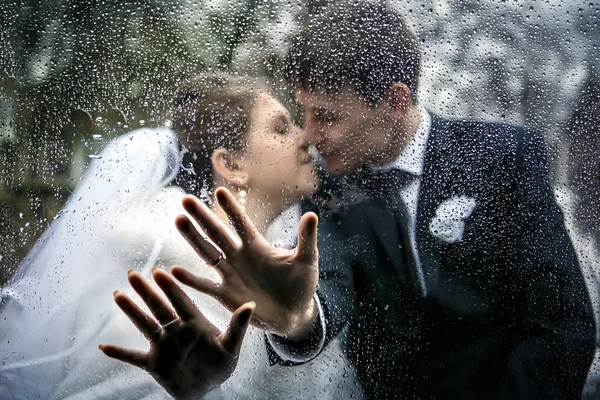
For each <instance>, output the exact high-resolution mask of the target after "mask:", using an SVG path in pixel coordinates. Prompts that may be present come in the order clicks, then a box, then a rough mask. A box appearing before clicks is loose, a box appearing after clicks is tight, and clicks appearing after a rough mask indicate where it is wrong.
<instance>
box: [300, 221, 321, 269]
mask: <svg viewBox="0 0 600 400" xmlns="http://www.w3.org/2000/svg"><path fill="white" fill-rule="evenodd" d="M318 224H319V218H318V217H317V215H316V214H315V213H313V212H308V213H306V214H304V215H303V216H302V218H301V219H300V223H299V224H298V247H297V248H296V254H297V259H298V261H300V262H302V263H305V264H315V263H316V262H317V261H318V259H319V251H318V249H317V225H318Z"/></svg>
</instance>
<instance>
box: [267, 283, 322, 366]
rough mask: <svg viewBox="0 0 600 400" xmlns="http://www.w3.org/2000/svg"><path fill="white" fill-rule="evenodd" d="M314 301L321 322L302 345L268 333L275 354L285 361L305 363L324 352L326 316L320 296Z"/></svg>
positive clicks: (315, 325)
mask: <svg viewBox="0 0 600 400" xmlns="http://www.w3.org/2000/svg"><path fill="white" fill-rule="evenodd" d="M314 301H315V306H316V307H317V312H318V313H319V322H318V323H315V324H314V327H313V328H312V331H311V332H310V334H309V336H308V338H307V339H306V340H303V341H302V342H301V343H295V342H291V341H289V340H287V339H286V338H285V337H283V336H279V335H276V334H274V333H267V335H266V336H267V340H268V341H269V343H270V344H271V347H272V348H273V350H274V351H275V353H276V354H277V355H278V356H279V357H280V358H281V359H282V360H283V361H291V362H293V363H305V362H308V361H311V360H312V359H313V358H315V357H316V356H318V355H319V353H321V350H323V346H324V345H325V333H326V324H325V315H324V313H323V307H321V301H320V300H319V296H317V294H316V293H315V297H314Z"/></svg>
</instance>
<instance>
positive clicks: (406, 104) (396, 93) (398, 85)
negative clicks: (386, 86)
mask: <svg viewBox="0 0 600 400" xmlns="http://www.w3.org/2000/svg"><path fill="white" fill-rule="evenodd" d="M388 104H389V106H390V108H391V111H392V113H398V112H400V113H405V112H406V110H408V109H409V108H410V107H411V106H412V104H413V98H412V93H411V92H410V89H409V88H408V86H407V85H406V84H404V83H402V82H395V83H394V84H392V87H391V88H390V91H389V93H388Z"/></svg>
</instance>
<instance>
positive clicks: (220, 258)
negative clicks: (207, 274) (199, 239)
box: [210, 252, 223, 268]
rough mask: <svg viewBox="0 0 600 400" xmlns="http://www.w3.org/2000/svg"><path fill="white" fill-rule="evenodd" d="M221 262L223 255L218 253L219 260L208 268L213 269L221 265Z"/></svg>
mask: <svg viewBox="0 0 600 400" xmlns="http://www.w3.org/2000/svg"><path fill="white" fill-rule="evenodd" d="M221 261H223V253H222V252H219V259H218V260H217V261H215V262H213V263H212V264H211V265H210V267H212V268H214V267H216V266H218V265H219V264H221Z"/></svg>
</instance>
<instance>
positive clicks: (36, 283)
mask: <svg viewBox="0 0 600 400" xmlns="http://www.w3.org/2000/svg"><path fill="white" fill-rule="evenodd" d="M179 167H180V152H179V147H178V142H177V140H176V138H175V135H174V134H173V132H171V131H170V130H168V129H154V130H151V129H142V130H138V131H134V132H132V133H130V134H128V135H125V136H122V137H120V138H118V139H116V140H114V141H113V142H111V143H110V144H109V145H108V146H107V148H106V149H105V150H104V151H103V152H102V154H101V157H100V158H98V159H96V160H93V161H92V163H91V165H90V167H89V169H88V171H87V172H86V174H85V176H84V178H83V179H82V181H81V182H80V184H79V185H78V187H77V188H76V190H75V191H74V193H73V195H72V196H71V197H70V199H69V201H68V202H67V204H66V205H65V207H64V209H63V210H61V212H60V214H59V216H58V218H57V219H56V220H55V221H54V223H53V224H52V225H51V227H50V228H49V229H48V230H47V231H46V232H45V233H44V234H43V235H42V237H41V238H40V240H39V241H38V242H37V243H36V245H35V247H34V248H33V250H32V251H31V252H30V254H29V255H28V256H27V258H26V259H25V260H24V262H23V264H22V265H21V266H20V268H19V270H18V271H17V273H16V274H15V275H14V276H13V277H12V278H11V280H9V281H8V282H7V284H6V285H5V286H4V287H3V288H2V292H1V294H2V298H1V302H0V398H1V399H33V398H40V399H67V398H68V399H155V398H157V399H158V398H161V399H162V398H169V396H168V395H167V394H166V392H165V391H164V390H163V389H162V388H161V387H160V386H159V385H158V384H156V383H155V382H154V380H153V379H152V378H151V377H150V376H149V375H148V374H147V373H145V372H144V371H142V370H140V369H138V368H135V367H132V366H130V365H127V364H125V363H121V362H118V361H116V360H112V359H110V358H108V357H106V356H105V355H104V354H102V353H101V352H100V350H98V348H97V346H98V344H106V343H112V344H118V345H121V346H124V347H131V348H137V349H144V350H145V349H147V348H148V346H149V345H148V342H147V341H146V339H145V338H143V336H142V335H141V334H140V333H139V332H138V331H137V329H136V328H135V327H134V326H133V324H132V323H131V322H130V321H129V320H128V319H127V317H126V316H125V315H124V314H123V313H122V312H121V311H120V310H119V309H118V308H117V306H116V305H115V304H114V302H113V301H112V292H113V291H114V290H117V289H118V290H121V291H125V292H126V293H128V294H130V295H132V296H133V297H134V298H135V299H136V300H137V301H138V304H141V303H142V302H141V300H140V299H139V298H137V297H136V296H134V295H133V293H132V290H131V289H130V287H129V285H128V283H127V279H126V275H127V270H129V269H134V270H137V271H140V272H142V273H143V274H145V275H146V276H149V274H150V270H151V268H152V267H153V266H155V265H157V266H159V267H161V268H170V267H171V266H172V265H174V264H178V265H182V266H184V267H186V268H189V269H190V270H192V271H193V272H195V273H197V274H201V275H204V276H207V277H209V278H211V279H218V276H217V275H216V273H215V272H214V270H212V269H210V268H208V267H207V266H206V265H205V264H204V262H202V260H201V259H200V258H199V257H198V256H197V255H196V254H195V253H194V251H193V250H192V249H191V247H190V246H189V245H188V244H187V242H186V241H185V240H184V239H183V238H182V237H181V236H180V235H179V233H178V232H177V231H176V229H175V226H174V222H173V221H174V218H175V216H176V215H178V214H180V213H183V209H182V208H181V206H180V202H181V198H182V197H183V195H184V193H183V191H182V190H181V189H180V188H178V187H176V186H167V185H168V184H169V182H171V181H172V180H173V179H174V177H175V175H176V174H177V172H178V170H179ZM283 222H284V223H283V226H284V225H285V221H283ZM278 226H280V227H281V226H282V221H281V220H280V221H279V225H278ZM286 230H287V229H283V230H281V231H280V232H283V231H286ZM276 231H277V229H275V232H276ZM288 231H289V230H288ZM293 231H294V229H292V232H293ZM275 234H276V233H275ZM281 239H284V240H285V238H281ZM187 293H188V294H189V295H190V296H191V297H192V298H193V299H194V301H195V303H196V304H197V305H198V308H199V309H200V310H201V311H202V312H203V313H204V315H205V316H206V317H207V318H209V319H210V320H211V321H213V323H214V324H215V325H217V326H218V327H219V328H220V329H224V328H225V327H226V325H227V323H228V322H229V319H230V313H229V312H227V311H226V310H225V309H224V308H223V307H222V306H220V305H219V304H218V303H217V302H216V301H215V300H214V299H212V298H209V297H208V296H205V295H202V294H200V293H198V292H196V291H193V290H191V289H190V290H187ZM351 396H357V397H361V391H360V388H359V385H358V384H357V381H356V378H355V375H354V371H353V369H352V368H351V367H350V366H349V364H348V363H347V362H346V360H345V358H344V356H343V354H342V351H341V346H340V343H339V342H333V343H332V344H331V345H330V346H328V348H327V349H326V350H325V351H324V352H323V353H322V354H321V355H320V356H319V357H318V358H317V359H315V360H313V361H312V362H311V363H308V364H306V365H302V366H295V367H282V366H278V365H276V366H269V365H268V361H267V356H266V350H265V342H264V334H263V332H262V331H260V330H258V329H255V328H250V329H249V330H248V334H247V336H246V339H245V341H244V344H243V346H242V353H241V355H240V360H239V363H238V368H237V369H236V372H235V374H234V375H233V377H232V378H231V379H230V380H228V381H227V382H226V383H225V384H224V385H223V386H222V387H221V388H219V389H217V390H215V391H213V392H211V393H209V394H208V395H207V396H206V397H207V398H214V399H219V398H241V399H245V398H248V399H250V398H254V399H271V398H272V399H284V398H309V397H313V398H339V399H345V398H349V397H351Z"/></svg>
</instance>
